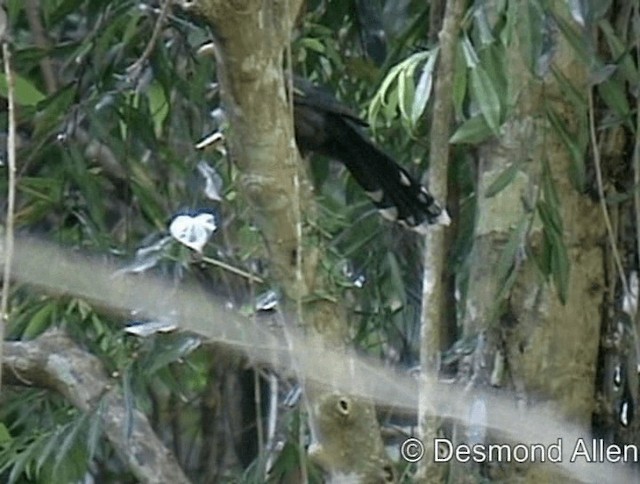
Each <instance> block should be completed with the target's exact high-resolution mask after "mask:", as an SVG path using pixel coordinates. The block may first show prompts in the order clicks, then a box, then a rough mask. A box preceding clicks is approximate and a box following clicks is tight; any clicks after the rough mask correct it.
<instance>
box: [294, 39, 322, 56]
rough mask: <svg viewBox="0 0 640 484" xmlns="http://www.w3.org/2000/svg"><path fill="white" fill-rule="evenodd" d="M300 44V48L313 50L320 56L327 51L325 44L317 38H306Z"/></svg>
mask: <svg viewBox="0 0 640 484" xmlns="http://www.w3.org/2000/svg"><path fill="white" fill-rule="evenodd" d="M299 44H300V47H303V48H305V49H309V50H312V51H314V52H317V53H319V54H324V52H325V51H326V48H325V46H324V44H323V43H322V42H321V41H320V40H318V39H316V38H312V37H305V38H303V39H301V40H300V41H299Z"/></svg>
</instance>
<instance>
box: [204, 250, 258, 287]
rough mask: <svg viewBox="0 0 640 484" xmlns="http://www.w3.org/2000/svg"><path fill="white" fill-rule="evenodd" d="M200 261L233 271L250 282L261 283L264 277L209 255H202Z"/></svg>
mask: <svg viewBox="0 0 640 484" xmlns="http://www.w3.org/2000/svg"><path fill="white" fill-rule="evenodd" d="M202 261H203V262H206V263H208V264H211V265H214V266H218V267H221V268H223V269H225V270H227V271H229V272H233V273H234V274H237V275H239V276H242V277H244V278H245V279H249V281H251V282H258V283H263V282H264V279H262V278H261V277H259V276H256V275H254V274H251V273H249V272H247V271H243V270H242V269H238V268H237V267H234V266H232V265H229V264H227V263H226V262H222V261H221V260H218V259H212V258H211V257H206V256H203V257H202Z"/></svg>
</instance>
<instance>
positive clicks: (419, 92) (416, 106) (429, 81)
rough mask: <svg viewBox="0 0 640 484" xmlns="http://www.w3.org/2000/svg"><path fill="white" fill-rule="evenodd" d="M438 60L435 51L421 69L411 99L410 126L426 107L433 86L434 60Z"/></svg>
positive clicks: (416, 120) (414, 123) (415, 122)
mask: <svg viewBox="0 0 640 484" xmlns="http://www.w3.org/2000/svg"><path fill="white" fill-rule="evenodd" d="M437 58H438V50H437V49H436V50H435V51H433V52H432V53H431V55H430V56H429V59H428V60H427V62H426V63H425V65H424V67H423V68H422V73H421V74H420V79H419V80H418V86H417V87H416V92H415V95H414V97H413V105H412V106H411V124H412V125H414V126H415V125H416V124H417V122H418V120H419V119H420V117H421V116H422V113H424V109H425V107H426V106H427V102H428V101H429V97H430V96H431V88H432V86H433V69H434V67H435V65H436V59H437Z"/></svg>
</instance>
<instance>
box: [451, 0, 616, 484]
mask: <svg viewBox="0 0 640 484" xmlns="http://www.w3.org/2000/svg"><path fill="white" fill-rule="evenodd" d="M513 8H515V9H519V11H518V12H509V15H510V18H512V19H514V20H515V22H516V25H515V27H514V29H513V30H514V32H517V33H516V34H515V35H513V37H512V39H511V43H510V44H509V45H508V46H507V56H506V67H505V72H506V79H507V83H508V85H509V88H508V89H507V96H508V99H507V103H510V102H513V103H514V105H513V112H512V115H511V116H510V118H509V119H508V120H507V121H506V123H505V124H503V125H502V127H501V133H500V134H501V135H500V138H499V139H498V140H495V141H493V142H490V143H487V144H485V145H484V146H483V147H482V149H481V150H480V153H479V166H478V168H479V169H478V192H477V197H478V198H477V210H478V212H477V222H476V235H475V241H474V247H473V250H472V254H471V256H470V277H469V283H468V293H467V299H466V305H465V315H464V318H463V321H462V325H463V330H464V334H465V336H467V337H476V341H477V346H476V350H475V352H474V353H473V354H472V355H471V356H470V357H469V358H467V359H466V361H465V362H464V363H465V364H464V365H462V366H461V368H460V378H461V379H462V380H466V381H467V382H469V383H470V385H469V388H472V387H473V386H474V385H491V386H494V387H498V388H503V389H505V390H509V391H512V392H514V394H515V397H516V398H515V400H516V401H515V402H514V404H516V403H517V404H518V405H525V406H536V405H541V404H547V403H548V404H551V405H552V406H553V408H557V411H558V413H559V414H560V415H563V416H564V417H565V418H567V419H569V420H570V421H572V422H574V423H577V424H579V425H583V426H585V427H586V428H589V425H590V419H591V414H592V411H593V401H594V382H595V375H596V361H597V353H598V343H599V328H600V322H601V318H602V314H601V306H602V303H603V300H604V290H605V273H604V254H603V248H602V244H603V241H604V236H605V230H604V223H603V220H602V212H601V210H600V208H599V206H598V205H597V204H596V203H595V202H593V201H592V200H591V199H590V198H589V197H588V196H586V195H585V194H583V193H580V192H579V191H578V190H576V188H575V186H574V185H572V183H571V181H570V180H571V177H570V173H571V172H572V170H573V168H574V165H573V164H574V163H575V161H574V160H572V158H571V157H570V154H569V152H568V150H567V148H566V147H565V145H564V144H563V143H562V140H561V138H560V136H559V135H558V132H557V130H554V129H553V128H552V126H551V124H550V122H549V118H548V116H547V115H546V114H545V113H547V112H548V111H549V110H552V111H553V112H555V113H557V115H558V116H559V119H560V120H561V121H562V122H563V123H564V124H565V125H566V126H567V127H568V129H569V131H570V132H573V133H575V132H577V131H578V126H577V120H580V119H582V120H584V119H586V109H587V107H586V102H585V105H584V106H583V107H582V109H581V108H580V107H577V106H575V105H574V104H572V103H570V102H569V100H568V99H567V97H566V95H564V94H563V92H562V91H561V89H560V85H559V83H558V81H557V77H555V76H554V74H552V73H551V71H549V72H548V73H546V75H545V76H544V78H543V79H540V78H536V77H535V76H534V75H533V74H532V72H531V69H530V68H529V65H532V64H533V62H535V61H536V60H537V59H533V62H532V63H530V64H529V65H527V58H526V56H525V55H523V53H524V52H525V49H526V48H528V45H527V44H526V42H525V41H523V37H524V35H522V34H520V32H525V33H526V31H527V29H528V28H530V25H532V23H531V19H530V18H529V17H528V12H527V10H528V6H527V2H523V3H522V4H518V5H515V6H514V7H513ZM560 8H563V7H560ZM553 41H554V42H556V43H557V44H556V45H557V50H556V52H555V55H554V57H553V61H552V62H553V64H552V65H553V69H554V70H555V71H556V72H557V73H559V74H560V75H561V76H563V77H564V78H566V79H570V80H571V81H572V83H573V87H574V88H575V89H576V90H577V91H578V92H581V93H586V92H587V91H586V89H588V86H587V85H586V82H585V81H586V78H587V75H586V70H585V68H584V67H583V66H582V65H581V63H580V62H579V61H578V59H576V56H575V52H574V51H573V50H572V49H571V47H570V46H569V45H568V43H567V41H566V39H565V37H564V36H563V35H562V34H560V33H558V32H556V33H555V35H554V38H553ZM585 99H586V95H585ZM583 128H585V127H584V126H583ZM514 163H515V164H518V167H519V168H518V169H517V172H516V174H515V176H514V178H513V180H512V181H511V182H510V183H509V184H508V185H507V186H506V187H505V188H504V189H503V190H501V191H500V192H498V193H497V194H496V195H494V196H487V192H488V189H489V188H490V187H491V186H492V184H493V183H494V182H495V181H496V179H497V177H498V176H499V175H501V174H503V173H505V170H506V169H507V168H509V167H510V166H512V165H513V164H514ZM545 184H546V185H545ZM551 185H552V186H553V188H551ZM554 189H555V190H554ZM554 192H555V194H557V202H556V201H554V200H553V198H554V196H553V194H554ZM540 203H542V204H543V205H545V206H552V207H553V208H552V209H555V208H557V210H558V213H559V215H560V217H561V222H560V223H561V227H560V229H561V231H560V233H561V237H562V242H563V244H564V247H565V248H566V256H567V259H568V262H569V266H570V273H569V279H568V284H566V286H565V288H566V293H565V294H564V298H565V299H566V300H565V302H564V304H563V302H562V301H561V298H560V297H559V293H560V292H562V289H563V283H562V273H563V271H562V268H561V267H560V268H559V266H563V264H564V262H563V261H562V260H561V259H562V254H560V252H556V253H555V254H553V255H551V256H550V257H551V259H552V260H551V262H550V266H551V268H552V269H551V272H552V274H553V276H554V277H544V275H543V272H542V271H541V270H540V268H539V265H540V264H541V261H543V263H542V266H544V261H545V260H546V261H549V259H548V255H549V252H551V250H550V248H549V243H550V241H549V237H550V234H549V227H548V225H545V222H544V221H543V217H541V211H542V210H543V208H541V206H540ZM543 216H544V214H543ZM545 251H546V254H547V255H546V256H545ZM554 257H555V259H553V258H554ZM554 264H555V265H554ZM554 271H555V272H554ZM552 281H553V282H552ZM497 440H499V439H497ZM478 471H479V472H481V473H482V474H484V475H486V476H487V477H489V478H492V479H496V480H498V481H502V480H504V481H505V482H516V481H517V482H560V481H561V480H562V477H560V476H559V475H557V474H556V473H555V471H554V469H553V468H551V467H544V466H542V465H538V464H535V465H529V466H524V467H523V466H518V467H517V468H516V466H509V465H507V466H504V465H501V466H497V465H491V464H488V465H486V466H485V467H483V468H482V469H478ZM455 472H456V473H457V474H458V477H462V475H463V473H464V474H467V475H468V468H465V470H464V471H463V470H462V468H461V466H458V468H457V469H456V471H455ZM467 479H468V478H467ZM460 482H465V479H462V480H461V481H460Z"/></svg>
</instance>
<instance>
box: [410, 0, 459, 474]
mask: <svg viewBox="0 0 640 484" xmlns="http://www.w3.org/2000/svg"><path fill="white" fill-rule="evenodd" d="M465 5H466V0H448V1H447V2H446V6H445V12H444V19H443V22H442V30H441V31H440V34H439V37H440V60H439V63H438V67H437V71H436V83H435V90H434V107H433V124H432V126H431V150H430V160H431V162H430V164H429V165H430V166H429V188H430V189H431V192H432V193H433V195H434V196H435V197H436V198H437V199H440V200H446V199H447V179H448V165H449V141H448V140H449V138H450V135H451V120H452V117H453V106H452V104H451V94H450V89H451V85H452V79H453V72H454V68H455V58H456V45H457V35H458V30H459V28H460V27H459V26H460V19H461V18H462V14H463V12H464V9H465ZM447 245H448V244H447V238H446V237H445V233H444V228H442V227H432V228H431V229H430V230H429V231H428V232H427V235H426V236H425V249H424V256H423V257H424V263H423V267H424V272H423V277H422V310H421V321H420V369H421V374H422V380H423V385H421V389H420V404H419V405H420V408H419V416H418V419H419V425H420V436H421V439H422V441H423V442H424V443H425V445H426V454H425V455H426V456H427V458H426V459H423V460H422V461H421V462H420V463H419V465H418V470H417V473H416V478H417V480H423V481H424V480H428V482H444V472H445V470H444V468H443V466H441V465H439V464H437V463H435V461H434V456H435V455H436V452H434V449H433V442H434V441H435V440H434V439H435V438H436V437H437V436H438V432H439V427H440V419H439V418H438V417H437V416H436V415H437V414H436V412H435V409H434V408H433V407H431V406H430V405H429V404H428V403H427V400H428V395H427V394H426V392H427V390H426V388H428V387H429V383H431V382H432V381H433V379H435V378H437V376H436V375H437V374H438V371H439V366H440V365H439V363H440V351H441V349H442V348H441V347H442V342H443V339H444V334H445V328H446V323H447V321H446V314H447V311H446V305H447V299H446V297H445V289H446V286H445V284H444V278H443V277H442V274H443V272H444V270H445V259H446V257H447Z"/></svg>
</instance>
